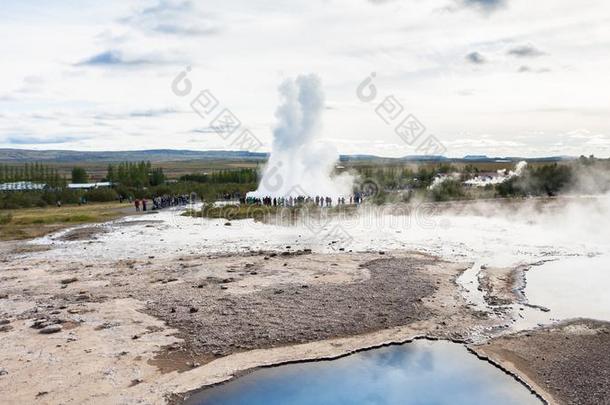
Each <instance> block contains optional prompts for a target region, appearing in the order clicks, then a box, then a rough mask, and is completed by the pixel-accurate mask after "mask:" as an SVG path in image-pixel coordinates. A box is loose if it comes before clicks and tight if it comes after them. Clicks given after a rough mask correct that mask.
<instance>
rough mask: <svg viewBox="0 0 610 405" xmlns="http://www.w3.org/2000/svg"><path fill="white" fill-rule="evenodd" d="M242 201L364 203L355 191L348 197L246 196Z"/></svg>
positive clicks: (321, 204) (327, 204)
mask: <svg viewBox="0 0 610 405" xmlns="http://www.w3.org/2000/svg"><path fill="white" fill-rule="evenodd" d="M242 203H245V204H249V205H265V206H269V207H295V206H299V205H311V204H315V205H316V206H317V207H332V206H333V205H346V204H350V205H352V204H360V203H362V194H361V193H355V194H354V195H351V196H349V197H348V198H346V197H336V198H332V197H325V196H315V197H310V196H298V197H292V196H290V197H271V196H267V197H262V198H258V197H246V198H245V200H244V201H242Z"/></svg>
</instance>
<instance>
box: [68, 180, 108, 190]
mask: <svg viewBox="0 0 610 405" xmlns="http://www.w3.org/2000/svg"><path fill="white" fill-rule="evenodd" d="M111 186H112V182H110V181H103V182H99V183H70V184H68V188H71V189H90V188H98V187H111Z"/></svg>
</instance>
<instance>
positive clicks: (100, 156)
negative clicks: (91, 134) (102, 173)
mask: <svg viewBox="0 0 610 405" xmlns="http://www.w3.org/2000/svg"><path fill="white" fill-rule="evenodd" d="M267 157H268V154H267V153H256V152H246V151H222V150H221V151H214V150H210V151H193V150H174V149H150V150H138V151H102V152H83V151H73V150H41V151H39V150H27V149H0V162H4V163H24V162H31V161H38V162H55V163H66V162H84V161H86V162H91V163H95V162H123V161H140V160H150V161H151V162H173V161H185V160H265V159H267Z"/></svg>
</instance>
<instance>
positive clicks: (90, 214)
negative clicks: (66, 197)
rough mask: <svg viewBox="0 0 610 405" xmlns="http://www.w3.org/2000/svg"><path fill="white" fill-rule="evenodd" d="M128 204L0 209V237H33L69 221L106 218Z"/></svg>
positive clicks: (115, 216) (69, 223) (121, 211)
mask: <svg viewBox="0 0 610 405" xmlns="http://www.w3.org/2000/svg"><path fill="white" fill-rule="evenodd" d="M128 207H130V206H129V205H127V204H119V203H115V202H113V203H97V204H86V205H81V206H78V205H73V206H62V207H61V208H58V207H47V208H24V209H16V210H10V211H9V212H3V213H0V240H16V239H17V240H19V239H30V238H36V237H40V236H44V235H46V234H48V233H51V232H55V231H58V230H60V229H63V228H66V227H69V226H73V225H78V224H86V223H95V222H104V221H110V220H112V219H115V218H118V217H120V216H122V215H124V213H125V211H124V210H125V209H126V208H128Z"/></svg>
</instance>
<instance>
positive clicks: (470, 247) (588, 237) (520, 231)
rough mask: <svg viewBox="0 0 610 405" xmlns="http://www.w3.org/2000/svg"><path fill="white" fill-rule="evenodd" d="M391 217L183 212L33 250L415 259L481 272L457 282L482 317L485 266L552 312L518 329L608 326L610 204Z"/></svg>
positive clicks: (55, 238) (108, 256)
mask: <svg viewBox="0 0 610 405" xmlns="http://www.w3.org/2000/svg"><path fill="white" fill-rule="evenodd" d="M524 205H525V206H526V207H527V204H524ZM191 208H197V207H191ZM392 210H393V209H392V208H390V209H382V210H380V211H379V210H377V211H366V210H365V209H360V210H359V212H358V215H356V216H353V217H343V218H333V219H330V220H328V221H322V222H313V223H312V222H310V223H296V224H290V225H286V224H269V223H260V222H255V221H254V220H252V219H244V220H235V221H230V226H227V220H225V219H208V218H191V217H184V216H182V215H181V214H182V213H183V211H184V209H183V208H172V209H168V210H163V211H160V212H157V213H154V214H150V215H144V216H134V217H127V218H124V219H121V220H118V221H114V222H110V223H107V224H101V225H97V226H98V227H99V228H101V229H103V230H104V232H102V233H100V234H99V235H97V236H96V237H95V238H94V239H93V240H82V241H62V240H61V236H62V234H63V233H65V232H67V231H64V232H59V233H57V234H54V235H49V236H47V237H44V238H41V239H37V240H34V241H32V243H35V244H36V243H38V244H51V245H53V247H54V248H53V249H52V250H50V251H47V252H42V253H40V255H42V256H44V257H46V258H50V259H53V258H58V259H63V260H80V259H82V258H83V254H85V255H86V257H87V259H88V260H96V261H106V260H112V259H113V258H115V257H121V258H124V259H130V258H133V259H138V258H140V259H141V258H147V257H149V256H150V255H154V257H166V258H171V257H176V256H179V255H189V254H191V255H195V254H207V255H210V254H212V255H213V254H217V253H220V254H225V253H230V254H231V253H243V252H256V251H259V250H271V251H284V250H286V249H287V247H288V246H289V247H290V249H292V250H297V249H311V250H312V251H314V252H319V253H333V252H334V253H336V252H338V251H341V250H343V251H345V252H349V251H354V252H358V251H377V250H384V251H391V250H414V251H421V252H425V253H429V254H432V255H435V256H439V257H441V258H443V259H445V260H450V261H459V262H472V263H474V264H475V265H474V266H473V268H472V269H471V270H469V271H467V272H466V273H465V274H464V276H463V277H461V278H460V279H458V282H459V283H460V284H461V285H462V287H463V289H464V294H465V295H466V297H467V299H468V300H469V301H470V302H471V303H472V304H473V305H475V306H477V307H479V309H481V310H486V308H487V309H488V307H487V305H486V303H485V302H484V297H483V295H482V294H481V293H480V292H479V291H478V290H477V284H478V275H479V272H480V269H481V268H482V267H483V266H488V267H515V266H520V265H526V266H530V270H529V271H527V272H526V274H525V277H526V286H525V289H524V293H525V296H526V298H527V301H528V302H529V303H530V304H533V305H536V306H540V307H544V308H548V309H550V312H542V311H540V310H539V309H535V308H533V309H532V308H529V307H525V308H524V307H521V308H518V309H517V308H515V311H518V313H519V314H520V319H518V321H517V322H516V323H515V325H514V327H515V328H516V329H525V328H531V327H535V326H536V325H537V324H548V323H551V322H553V321H556V320H561V319H567V318H572V317H589V318H594V319H600V320H610V301H609V300H610V298H608V295H607V293H606V292H607V291H608V290H610V245H608V243H607V241H608V240H610V196H608V195H606V196H601V197H599V198H594V199H575V200H570V201H569V202H564V201H559V202H558V203H557V204H556V205H555V206H553V207H552V209H548V210H545V211H542V212H535V211H533V210H532V209H531V207H528V208H524V206H518V207H517V208H515V209H513V207H512V206H511V207H509V209H506V207H505V206H502V204H501V203H496V202H494V203H491V204H487V205H485V206H483V207H482V208H481V209H479V211H478V212H474V213H473V212H461V213H455V212H451V211H448V212H441V213H440V214H435V215H434V216H432V217H429V218H424V219H423V220H422V219H421V218H418V216H417V213H413V212H411V213H409V215H405V216H401V215H395V212H392ZM146 221H148V223H145V222H146ZM337 229H339V230H340V231H341V232H339V233H337V232H336V231H337Z"/></svg>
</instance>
